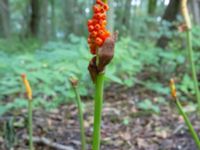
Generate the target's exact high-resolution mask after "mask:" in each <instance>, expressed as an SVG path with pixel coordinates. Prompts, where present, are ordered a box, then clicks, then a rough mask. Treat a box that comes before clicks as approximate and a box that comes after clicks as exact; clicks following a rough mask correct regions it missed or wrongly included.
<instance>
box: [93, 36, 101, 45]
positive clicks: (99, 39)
mask: <svg viewBox="0 0 200 150" xmlns="http://www.w3.org/2000/svg"><path fill="white" fill-rule="evenodd" d="M95 44H96V45H98V46H102V44H103V40H102V39H101V38H100V37H97V38H96V39H95Z"/></svg>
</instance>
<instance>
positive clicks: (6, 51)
mask: <svg viewBox="0 0 200 150" xmlns="http://www.w3.org/2000/svg"><path fill="white" fill-rule="evenodd" d="M93 3H94V1H92V0H87V1H85V0H73V1H72V0H64V1H56V0H42V1H40V0H1V1H0V99H1V101H0V107H1V109H0V114H2V113H4V112H6V111H7V110H9V109H11V108H15V107H17V108H18V107H24V105H25V104H26V101H23V100H22V99H23V94H22V93H23V92H22V91H23V86H22V84H21V79H20V74H21V73H26V74H27V75H28V78H29V80H30V82H31V85H32V86H33V94H34V99H35V100H34V103H35V105H36V106H37V105H38V106H43V107H45V108H54V107H57V106H59V105H60V104H62V103H63V102H66V101H70V100H73V98H74V93H73V92H72V90H71V87H70V83H69V81H68V78H69V77H70V76H76V77H77V78H78V79H79V80H80V85H79V88H80V93H81V95H82V96H86V97H87V96H89V97H91V94H92V92H93V91H92V90H91V89H92V87H93V84H92V82H91V80H90V77H89V74H88V71H87V66H88V62H89V60H90V58H91V57H92V56H91V55H90V53H89V50H88V45H87V35H88V32H87V20H88V19H89V18H91V16H92V12H91V6H92V4H93ZM109 5H110V11H109V12H108V20H109V21H108V28H109V30H110V31H111V32H113V31H118V32H119V39H118V41H117V43H116V50H115V51H116V52H115V58H114V60H113V61H112V63H111V64H110V65H109V67H108V68H107V73H106V80H107V81H108V82H107V87H109V86H111V85H112V84H117V85H122V86H125V87H127V88H129V87H137V86H139V88H142V89H143V88H144V89H145V90H148V91H151V92H154V93H157V95H159V97H166V96H167V95H169V89H168V80H169V78H171V77H173V76H175V77H177V80H178V82H179V84H178V87H179V90H180V95H181V96H182V97H183V100H184V99H185V100H186V99H187V98H190V99H192V100H193V99H194V95H193V94H194V90H193V86H192V82H191V77H190V74H188V65H187V59H186V56H187V53H186V49H185V48H186V42H185V33H183V32H181V31H179V30H178V29H179V26H180V25H181V24H182V17H181V15H180V0H146V1H142V0H124V1H121V0H113V1H111V0H110V1H109ZM188 5H189V8H190V13H191V18H192V22H193V29H192V33H193V36H194V38H193V44H194V50H195V64H196V67H197V70H198V73H199V70H200V68H199V66H200V65H199V63H200V61H199V58H200V51H199V49H200V42H199V39H200V34H199V32H200V26H199V25H200V1H199V0H190V1H189V4H188ZM147 98H148V99H152V96H151V95H149V97H148V96H147ZM46 101H51V103H46Z"/></svg>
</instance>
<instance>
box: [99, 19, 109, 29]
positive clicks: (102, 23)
mask: <svg viewBox="0 0 200 150" xmlns="http://www.w3.org/2000/svg"><path fill="white" fill-rule="evenodd" d="M99 24H100V25H101V26H102V27H105V26H106V24H107V21H106V20H100V21H99Z"/></svg>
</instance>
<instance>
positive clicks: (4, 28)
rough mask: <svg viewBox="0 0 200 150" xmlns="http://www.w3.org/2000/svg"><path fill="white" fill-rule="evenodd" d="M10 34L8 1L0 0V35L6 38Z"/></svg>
mask: <svg viewBox="0 0 200 150" xmlns="http://www.w3.org/2000/svg"><path fill="white" fill-rule="evenodd" d="M9 35H10V10H9V1H8V0H0V37H3V38H8V37H9Z"/></svg>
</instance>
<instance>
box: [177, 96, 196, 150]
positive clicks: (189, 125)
mask: <svg viewBox="0 0 200 150" xmlns="http://www.w3.org/2000/svg"><path fill="white" fill-rule="evenodd" d="M176 106H177V108H178V110H179V112H180V114H181V115H182V116H183V118H184V120H185V123H186V125H187V126H188V128H189V131H190V133H191V135H192V137H193V139H194V141H195V143H196V145H197V147H198V149H200V141H199V137H198V135H197V133H196V132H195V130H194V128H193V126H192V124H191V122H190V120H189V119H188V117H187V115H186V113H185V112H184V110H183V107H182V105H181V103H180V102H179V100H178V99H176Z"/></svg>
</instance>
